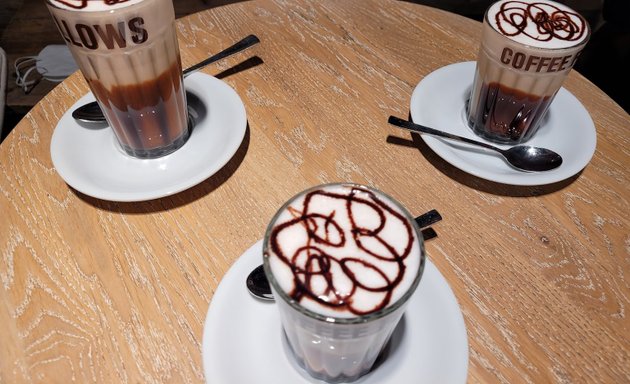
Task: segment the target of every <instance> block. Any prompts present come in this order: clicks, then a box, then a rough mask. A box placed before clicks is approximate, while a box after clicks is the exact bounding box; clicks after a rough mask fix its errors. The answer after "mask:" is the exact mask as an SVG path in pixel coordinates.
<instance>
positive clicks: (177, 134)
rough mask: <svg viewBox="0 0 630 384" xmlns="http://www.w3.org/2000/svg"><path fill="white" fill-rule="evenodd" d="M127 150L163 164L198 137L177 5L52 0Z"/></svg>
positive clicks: (150, 0)
mask: <svg viewBox="0 0 630 384" xmlns="http://www.w3.org/2000/svg"><path fill="white" fill-rule="evenodd" d="M47 5H48V8H49V10H50V12H51V15H52V17H53V20H54V21H55V23H56V25H57V27H58V29H59V31H60V33H61V35H62V36H63V38H64V39H65V40H66V43H67V45H68V47H69V48H70V50H71V52H72V54H73V57H74V59H75V60H76V62H77V64H78V65H79V68H80V69H81V72H82V74H83V76H84V77H85V80H86V81H87V83H88V85H89V86H90V89H91V90H92V93H93V94H94V96H95V98H96V101H97V102H98V103H99V105H100V107H101V109H102V111H103V113H104V115H105V118H106V120H107V122H108V123H109V125H110V126H111V128H112V130H113V131H114V134H115V136H116V139H117V141H118V143H119V144H120V146H121V148H122V149H123V151H124V152H125V153H126V154H128V155H130V156H132V157H137V158H157V157H161V156H165V155H167V154H169V153H172V152H173V151H175V150H177V149H178V148H180V147H181V146H182V145H184V143H185V142H186V140H187V139H188V137H189V135H190V127H189V124H188V113H187V107H186V93H185V90H184V86H183V77H182V66H181V60H180V56H179V46H178V42H177V35H176V31H175V13H174V10H173V4H172V2H171V0H129V1H108V0H93V1H61V0H47Z"/></svg>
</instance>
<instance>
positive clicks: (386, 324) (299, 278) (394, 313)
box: [263, 184, 425, 382]
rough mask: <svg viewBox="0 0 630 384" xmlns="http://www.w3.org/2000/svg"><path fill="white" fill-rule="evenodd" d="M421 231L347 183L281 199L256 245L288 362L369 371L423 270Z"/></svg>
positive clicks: (340, 373) (346, 374) (330, 377)
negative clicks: (287, 349)
mask: <svg viewBox="0 0 630 384" xmlns="http://www.w3.org/2000/svg"><path fill="white" fill-rule="evenodd" d="M424 264H425V254H424V243H423V239H422V234H421V232H420V229H419V228H418V226H417V224H416V223H415V221H414V219H413V218H412V217H411V215H410V214H409V213H408V212H407V211H406V210H405V209H404V208H403V207H402V206H401V205H400V204H399V203H398V202H396V201H394V200H393V199H392V198H390V197H388V196H387V195H385V194H383V193H381V192H379V191H376V190H374V189H371V188H368V187H365V186H360V185H356V184H327V185H322V186H318V187H314V188H311V189H308V190H306V191H304V192H302V193H300V194H298V195H297V196H295V197H294V198H292V199H291V200H290V201H289V202H287V203H286V204H285V205H284V206H283V207H282V208H281V209H280V210H279V211H278V213H277V214H276V215H275V217H274V218H273V219H272V220H271V223H270V224H269V227H268V229H267V232H266V234H265V238H264V242H263V265H264V269H265V274H266V275H267V278H268V279H269V282H270V285H271V289H272V292H273V295H274V297H275V298H276V304H277V306H278V310H279V312H280V318H281V322H282V327H283V329H284V334H285V335H286V339H287V341H288V345H289V346H290V353H291V358H294V359H295V361H296V362H297V363H298V364H299V365H300V366H301V367H303V368H304V369H305V370H306V372H307V373H308V374H310V375H311V376H312V377H315V378H318V379H323V380H326V381H327V382H346V381H354V380H356V379H358V378H359V377H361V376H363V375H365V374H366V373H368V372H369V371H370V370H371V369H372V367H373V365H374V362H375V360H376V358H377V357H378V356H379V354H380V352H381V351H382V350H383V347H384V346H385V345H386V343H387V341H388V340H389V338H390V336H391V334H392V332H393V331H394V329H395V327H396V325H397V324H398V322H399V320H400V319H401V317H402V315H403V313H404V310H405V307H406V305H407V303H408V300H409V298H410V297H411V296H412V294H413V293H414V291H415V289H416V287H417V286H418V283H419V282H420V278H421V276H422V272H423V270H424Z"/></svg>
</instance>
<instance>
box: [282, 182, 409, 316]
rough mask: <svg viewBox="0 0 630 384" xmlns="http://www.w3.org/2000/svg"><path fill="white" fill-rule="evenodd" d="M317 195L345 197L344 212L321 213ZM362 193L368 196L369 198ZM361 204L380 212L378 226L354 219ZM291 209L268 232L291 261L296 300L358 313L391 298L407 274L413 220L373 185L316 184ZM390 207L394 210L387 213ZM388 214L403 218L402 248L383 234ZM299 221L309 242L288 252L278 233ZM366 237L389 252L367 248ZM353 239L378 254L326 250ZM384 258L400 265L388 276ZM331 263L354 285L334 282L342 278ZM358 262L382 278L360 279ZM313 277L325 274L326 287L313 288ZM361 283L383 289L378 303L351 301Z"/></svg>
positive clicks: (368, 288) (383, 304)
mask: <svg viewBox="0 0 630 384" xmlns="http://www.w3.org/2000/svg"><path fill="white" fill-rule="evenodd" d="M317 195H322V196H326V197H328V198H331V199H339V200H345V204H344V205H345V210H344V212H338V211H333V212H332V213H330V214H329V215H323V214H321V213H318V212H314V211H312V210H311V207H310V203H311V200H312V199H313V197H315V196H317ZM363 196H367V198H365V197H363ZM358 204H364V205H367V206H368V207H370V208H371V209H372V210H373V212H374V213H375V215H377V216H378V225H377V226H376V228H372V229H370V228H365V227H362V226H361V223H358V222H357V221H356V218H355V215H354V213H353V206H356V205H358ZM288 209H289V210H290V212H291V213H292V215H293V217H294V218H293V219H292V220H289V221H287V222H284V223H281V224H278V225H277V226H275V227H274V228H273V230H272V232H271V234H270V237H269V244H270V247H271V250H272V251H273V252H274V253H275V255H277V257H278V258H279V259H280V260H282V262H284V263H285V264H286V265H288V266H289V267H290V268H291V271H292V272H293V280H294V289H293V291H292V292H288V294H289V296H290V297H291V298H293V299H294V300H296V301H298V302H299V301H301V300H303V299H304V298H309V299H311V300H314V301H316V302H317V303H319V304H320V305H323V306H326V307H329V308H332V309H335V310H339V311H348V312H350V313H353V314H355V315H363V314H367V313H371V312H374V311H378V310H380V309H382V308H384V307H386V306H387V305H388V304H389V302H390V301H391V297H392V293H393V292H394V289H395V288H396V287H397V286H398V284H399V283H400V281H401V280H402V278H403V276H404V274H405V264H404V260H405V259H406V258H407V256H409V254H410V252H411V250H412V246H413V244H414V240H415V239H414V235H413V227H412V224H411V223H410V222H409V220H408V219H407V218H406V217H405V216H404V215H403V214H401V213H400V212H398V211H396V210H394V209H393V208H392V207H391V206H389V205H388V204H386V203H385V202H384V201H382V200H380V199H379V198H378V197H377V196H376V195H375V194H374V193H372V192H371V191H369V190H365V189H363V188H358V187H354V188H352V189H351V191H350V192H349V193H347V194H343V193H338V192H332V191H326V190H322V189H319V190H315V191H312V192H310V193H308V194H307V195H306V196H305V198H304V201H303V206H302V208H301V210H300V209H298V208H294V207H289V208H288ZM386 213H388V214H389V215H391V216H388V215H386ZM344 214H345V215H347V218H348V219H349V222H350V224H351V225H350V226H351V227H350V228H342V227H341V225H340V224H339V223H338V221H337V220H336V217H338V216H340V215H344ZM392 217H393V218H392ZM388 220H400V222H401V223H402V224H403V225H404V228H405V231H406V235H407V244H406V245H405V247H404V249H403V250H402V252H400V253H399V252H398V251H397V250H396V248H395V247H394V246H393V245H392V244H388V243H387V242H386V241H385V240H384V239H383V238H382V236H381V232H382V230H383V229H384V228H385V227H386V226H387V225H388ZM296 225H300V226H303V227H304V229H305V231H306V234H307V240H306V243H305V244H304V245H303V246H301V247H298V248H297V250H296V251H295V252H294V253H293V254H286V252H285V250H284V249H283V247H282V245H281V244H280V243H279V240H278V237H279V235H280V233H281V232H282V231H284V230H286V229H288V228H291V227H293V226H296ZM366 238H370V239H371V240H376V241H378V243H379V244H381V245H382V246H383V248H384V249H385V250H386V251H387V254H379V253H377V252H375V251H374V250H371V249H369V248H368V246H367V245H366V244H365V241H364V239H366ZM349 241H353V242H355V243H356V245H357V247H358V248H359V249H360V250H361V251H362V252H364V253H365V254H367V255H370V256H371V257H372V258H373V259H374V260H373V261H372V262H371V261H368V260H366V259H369V257H367V258H366V257H363V258H360V257H356V255H354V256H353V255H348V256H345V257H339V256H333V255H331V254H328V253H326V252H325V250H324V248H326V247H329V248H330V247H332V248H339V249H340V248H343V247H344V246H345V245H346V244H347V242H349ZM382 263H394V265H396V268H397V269H398V271H397V274H396V276H394V277H393V278H390V277H388V276H387V274H386V273H385V271H383V269H381V268H379V265H378V264H382ZM298 264H299V265H298ZM333 267H336V268H334V269H336V270H337V271H339V270H341V271H342V272H343V274H344V276H343V278H344V279H349V281H351V283H352V288H351V290H350V292H348V293H341V292H340V291H339V289H337V288H336V287H335V279H336V278H339V276H333V273H332V270H333ZM357 267H359V269H363V268H365V269H369V270H371V271H372V272H375V273H376V274H378V275H379V276H380V277H381V278H382V282H383V283H382V284H380V285H378V286H366V285H365V284H364V283H362V282H361V281H360V276H359V274H358V273H357V272H358V271H357V270H356V268H357ZM315 278H323V279H324V281H325V285H326V288H325V289H324V292H320V293H319V294H318V293H316V292H315V290H314V287H313V279H315ZM359 289H363V290H366V291H369V292H375V293H380V295H379V296H378V297H379V298H380V302H377V303H375V305H374V307H373V308H369V309H367V310H365V309H360V308H357V307H356V306H355V305H354V303H353V298H354V295H355V294H356V293H357V290H359Z"/></svg>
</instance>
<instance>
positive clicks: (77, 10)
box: [44, 0, 148, 15]
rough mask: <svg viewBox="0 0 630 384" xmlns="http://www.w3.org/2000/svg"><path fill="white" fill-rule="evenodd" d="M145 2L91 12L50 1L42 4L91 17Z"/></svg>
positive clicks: (46, 0)
mask: <svg viewBox="0 0 630 384" xmlns="http://www.w3.org/2000/svg"><path fill="white" fill-rule="evenodd" d="M147 1H148V0H142V1H138V2H137V3H132V4H127V5H124V6H122V7H117V8H113V9H99V10H92V11H89V10H83V9H73V8H64V7H61V6H59V5H58V4H55V3H53V2H52V1H51V0H44V3H45V4H46V5H48V6H49V7H51V8H55V9H58V10H60V11H64V12H72V13H80V14H81V13H82V14H90V15H92V14H99V13H107V14H110V13H115V12H119V11H121V10H123V9H124V10H128V9H129V8H133V7H136V6H138V5H140V4H143V3H145V2H147Z"/></svg>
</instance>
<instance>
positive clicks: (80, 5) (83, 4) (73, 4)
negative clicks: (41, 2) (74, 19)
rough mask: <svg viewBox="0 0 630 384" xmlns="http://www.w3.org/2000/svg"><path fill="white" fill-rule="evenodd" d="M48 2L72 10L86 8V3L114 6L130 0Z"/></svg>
mask: <svg viewBox="0 0 630 384" xmlns="http://www.w3.org/2000/svg"><path fill="white" fill-rule="evenodd" d="M48 1H50V2H51V3H53V4H54V3H60V4H63V5H65V6H67V7H70V8H74V9H83V8H86V7H87V5H88V1H102V2H103V3H104V4H105V5H116V4H120V3H126V2H128V1H130V0H80V3H78V2H77V1H76V0H75V1H74V2H70V1H66V0H48ZM77 3H78V4H77Z"/></svg>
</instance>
